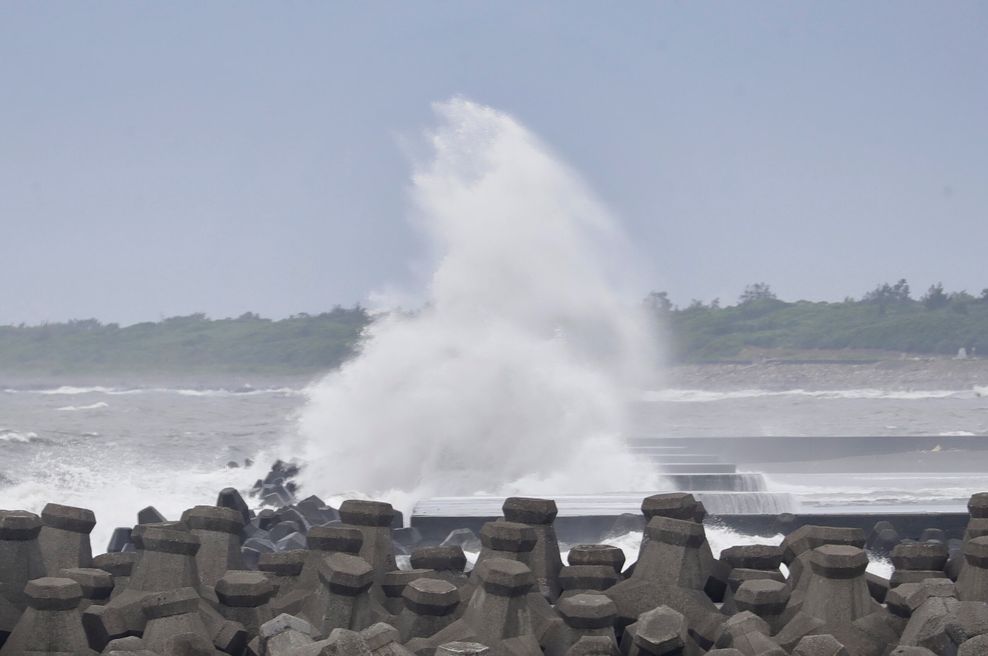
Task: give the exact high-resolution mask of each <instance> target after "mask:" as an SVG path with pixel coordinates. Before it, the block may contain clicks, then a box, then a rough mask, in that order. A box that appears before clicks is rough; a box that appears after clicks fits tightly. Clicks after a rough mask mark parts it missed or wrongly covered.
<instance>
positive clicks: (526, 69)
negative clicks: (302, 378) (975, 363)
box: [0, 1, 988, 323]
mask: <svg viewBox="0 0 988 656" xmlns="http://www.w3.org/2000/svg"><path fill="white" fill-rule="evenodd" d="M986 35H988V4H986V3H983V2H981V3H977V2H949V3H938V2H868V3H859V2H829V1H828V2H818V3H813V4H808V3H804V2H759V3H727V2H723V3H674V2H663V3H651V2H649V3H644V2H639V3H621V4H613V3H599V2H598V3H575V2H559V3H520V2H512V3H487V4H480V3H474V2H430V3H425V2H417V3H384V2H376V3H342V2H335V3H303V2H295V3H250V2H243V3H232V2H211V3H194V2H175V3H141V2H127V3H123V2H117V3H114V2H102V3H57V2H46V3H29V2H5V3H3V4H2V5H0V90H2V91H0V226H2V235H0V263H2V270H3V274H4V275H3V276H2V277H0V322H2V323H17V322H22V321H23V322H30V323H34V322H40V321H45V320H63V319H67V318H83V317H96V318H99V319H103V320H110V321H119V322H124V323H130V322H134V321H140V320H147V319H157V318H159V317H161V316H169V315H175V314H188V313H191V312H197V311H202V312H206V313H208V314H209V315H211V316H215V317H222V316H236V315H239V314H241V313H243V312H245V311H255V312H259V313H261V314H263V315H266V316H274V317H281V316H286V315H289V314H293V313H297V312H310V313H313V312H319V311H322V310H326V309H329V308H331V307H332V306H333V305H335V304H342V305H351V304H353V303H355V302H358V301H363V300H365V299H366V298H367V296H368V294H370V293H371V292H372V291H373V290H375V289H379V288H382V287H385V286H388V285H394V284H398V285H402V284H405V283H407V281H409V280H411V279H414V276H415V275H420V274H421V270H422V268H423V267H425V266H427V265H426V264H425V263H424V262H423V248H422V247H423V244H422V243H421V241H420V240H419V238H418V237H416V235H415V234H414V232H413V231H412V230H411V229H410V228H409V227H408V225H407V223H406V221H405V217H406V214H407V212H406V207H407V198H406V196H405V194H406V193H407V184H408V182H407V181H408V176H409V171H410V166H409V161H408V157H407V153H405V152H404V150H403V148H404V146H403V145H402V144H403V143H404V142H406V141H409V140H410V141H414V139H415V138H416V135H418V134H420V133H421V131H422V130H423V129H424V128H428V127H429V126H430V125H432V124H433V123H434V119H433V117H432V115H431V109H430V104H431V103H432V102H434V101H437V100H444V99H446V98H449V97H450V96H452V95H455V94H461V95H464V96H466V97H469V98H471V99H473V100H476V101H478V102H482V103H486V104H489V105H492V106H494V107H497V108H498V109H501V110H504V111H506V112H509V113H511V114H512V115H514V116H515V117H517V118H518V119H519V120H520V121H521V122H522V123H524V124H525V125H527V126H528V127H529V128H531V129H532V130H533V131H534V132H536V133H537V134H539V135H540V136H541V137H542V138H543V139H544V140H545V141H546V142H547V143H548V144H549V145H550V146H551V147H552V148H553V149H554V150H555V151H556V152H557V153H558V154H560V155H561V156H562V157H563V158H564V159H565V160H567V161H568V162H569V163H570V164H571V165H572V166H573V167H574V168H576V169H577V170H578V171H580V172H581V174H582V175H583V176H584V177H585V179H586V180H587V182H588V183H589V184H590V186H591V187H592V188H593V189H594V190H595V191H596V192H597V194H598V195H599V196H600V197H601V198H602V199H603V200H604V202H605V203H606V204H607V205H608V206H609V207H610V208H611V209H612V210H613V211H614V212H615V214H616V215H617V216H618V217H619V218H620V220H621V222H622V224H623V225H624V227H625V229H626V231H627V233H628V234H629V235H630V237H631V239H632V240H633V242H634V243H635V244H636V247H637V248H638V254H639V256H640V259H641V260H642V261H643V262H644V263H645V265H646V266H647V271H644V272H643V275H642V276H641V279H643V280H645V281H647V285H646V287H643V289H642V290H641V293H642V295H644V294H645V293H646V292H648V291H649V289H648V287H650V288H652V289H664V290H668V291H669V293H670V295H671V297H672V298H673V299H674V300H675V301H677V302H679V303H682V304H685V303H688V302H689V300H690V299H691V298H700V299H704V300H709V299H711V298H714V297H719V298H721V299H722V301H733V300H734V299H735V298H736V297H737V295H738V293H739V292H740V291H741V289H742V288H743V286H744V285H745V283H749V282H757V281H765V282H768V283H770V284H771V285H772V286H773V288H774V289H775V290H776V291H777V292H778V293H779V295H780V296H782V297H783V298H787V299H796V298H810V299H840V298H843V297H844V296H845V295H848V294H851V295H860V294H861V293H863V292H865V291H866V290H867V289H869V288H871V287H873V286H874V285H875V284H876V283H879V282H883V281H886V280H888V281H894V280H895V279H898V278H900V277H906V278H908V279H909V281H910V282H911V283H912V285H913V289H914V291H916V292H921V291H922V290H923V289H925V288H926V287H927V286H928V285H929V284H930V283H932V282H936V281H943V283H944V285H945V286H946V287H947V288H948V289H955V290H956V289H962V288H966V289H967V290H969V291H972V292H979V291H980V290H981V289H982V288H984V287H988V266H986V255H985V254H986V245H988V211H986V208H988V38H986ZM416 272H418V273H416Z"/></svg>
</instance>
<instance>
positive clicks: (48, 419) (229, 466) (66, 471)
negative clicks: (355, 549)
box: [0, 359, 988, 552]
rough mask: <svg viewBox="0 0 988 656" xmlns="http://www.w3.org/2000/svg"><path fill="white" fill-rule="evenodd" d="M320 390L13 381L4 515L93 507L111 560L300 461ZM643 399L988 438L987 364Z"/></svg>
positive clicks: (1, 431)
mask: <svg viewBox="0 0 988 656" xmlns="http://www.w3.org/2000/svg"><path fill="white" fill-rule="evenodd" d="M318 378H319V377H263V376H216V377H212V378H208V379H204V378H202V377H197V378H185V377H168V378H160V377H156V378H154V379H147V378H143V379H142V378H140V377H120V376H117V377H112V378H110V377H107V378H104V379H96V380H94V379H92V378H91V377H87V378H85V379H81V378H79V377H73V376H63V377H46V378H39V377H33V378H32V377H16V376H7V377H3V378H0V508H5V509H26V510H31V511H34V512H39V511H40V510H41V508H43V507H44V505H45V503H47V502H55V503H60V504H65V505H74V506H83V507H87V508H91V509H93V510H94V511H95V513H96V516H97V520H98V525H97V528H96V530H95V531H94V533H93V543H94V551H96V552H100V551H102V549H103V545H105V544H106V542H107V540H108V538H109V535H110V533H111V532H112V530H113V528H114V527H116V526H129V525H133V524H134V523H135V521H136V519H135V518H136V514H137V512H138V511H139V510H140V509H142V508H144V507H145V506H148V505H153V506H155V507H156V508H157V509H158V510H159V511H161V512H162V513H163V514H164V515H165V516H166V517H168V518H177V517H179V516H180V515H181V512H182V510H184V509H185V508H189V507H191V506H193V505H197V504H210V503H213V502H214V501H215V498H216V493H217V492H218V491H219V490H220V489H221V488H223V487H228V486H232V487H236V488H238V489H241V490H244V491H245V492H246V491H247V490H249V489H250V487H251V486H252V484H253V483H254V482H255V481H256V480H257V479H258V478H259V477H261V476H263V474H264V473H265V472H266V471H267V470H268V469H269V467H270V465H271V463H272V462H273V461H274V460H275V459H276V458H286V459H290V458H291V457H292V454H291V453H284V452H283V448H284V447H283V444H285V443H286V438H287V437H290V436H291V435H292V434H293V433H294V432H295V431H296V429H297V428H296V422H297V418H298V416H299V413H300V411H301V410H302V409H303V408H304V407H305V405H306V404H307V403H308V402H309V392H308V390H309V389H310V387H311V385H312V384H313V383H314V382H315V381H316V380H318ZM631 403H632V405H633V407H634V418H635V428H634V430H635V431H636V432H637V433H639V434H649V435H659V436H669V437H691V436H718V437H731V436H755V435H777V436H784V437H786V438H788V439H793V440H806V441H811V440H814V439H819V438H820V437H825V436H860V435H884V436H888V437H889V438H891V439H896V438H900V439H905V438H908V437H909V436H916V435H926V436H942V437H944V438H951V437H961V436H962V437H969V438H971V439H988V361H982V360H971V361H952V360H923V359H898V360H892V361H882V362H864V363H857V364H836V363H828V364H820V363H784V362H758V363H724V364H709V365H693V366H682V367H671V368H670V369H669V371H668V372H667V375H666V376H665V383H664V384H663V385H662V386H660V387H659V388H657V389H651V390H641V391H637V392H635V393H634V398H633V399H631ZM950 450H951V449H949V448H946V449H944V450H943V453H941V452H940V451H938V450H936V449H933V450H932V451H934V452H935V453H933V454H932V455H931V454H926V455H927V456H928V458H930V459H932V458H934V457H937V458H941V460H940V461H938V462H939V463H941V464H934V465H930V466H928V467H926V469H929V470H935V471H932V472H927V474H928V475H927V478H926V480H927V481H928V482H927V483H926V484H924V485H925V486H926V488H924V490H923V491H922V492H920V493H919V494H920V495H921V496H923V497H924V498H927V497H928V498H929V500H931V501H933V502H935V501H936V498H937V495H940V496H941V497H942V498H943V499H944V500H949V502H950V503H953V504H955V505H956V504H958V503H961V502H962V501H963V499H965V498H966V497H967V496H968V495H969V494H971V493H973V492H975V491H980V489H982V488H985V489H988V478H986V477H985V474H988V463H986V462H985V461H984V460H983V459H982V456H980V455H978V454H977V453H974V454H973V455H972V454H971V453H961V454H959V455H957V454H955V455H954V456H951V454H950V453H949V451H950ZM958 470H960V471H962V473H961V474H960V475H958V474H957V471H958ZM937 476H942V477H943V483H942V485H941V484H937V480H938V479H937ZM931 477H932V478H931ZM893 478H894V477H893ZM767 480H768V482H769V489H772V486H773V485H776V486H777V487H778V489H779V490H780V491H792V490H793V489H795V487H800V486H801V487H800V489H799V492H800V494H802V495H804V496H805V497H806V498H807V499H812V496H813V489H812V485H807V483H806V480H807V479H805V478H804V477H802V476H798V477H797V476H790V477H789V478H788V479H786V477H785V476H784V475H783V474H781V473H771V472H770V473H768V474H767ZM820 480H821V483H820V486H821V491H820V493H821V494H824V493H826V494H837V495H840V494H847V495H850V496H852V497H855V496H856V497H863V498H864V500H865V501H867V499H868V498H869V497H870V496H874V497H875V498H883V499H885V500H886V501H888V500H890V499H891V500H892V502H894V501H895V499H896V498H897V495H898V496H903V497H905V496H908V495H914V496H915V495H916V494H917V490H916V489H915V488H913V489H901V488H903V487H908V485H907V484H904V483H903V482H902V480H900V479H895V480H894V481H893V482H890V483H889V484H888V487H887V489H883V488H882V484H881V483H875V482H874V481H872V482H871V483H870V487H865V488H859V489H840V485H837V486H836V487H835V485H833V484H832V480H831V479H820ZM826 480H831V484H829V485H828V484H826ZM890 480H891V479H890ZM929 481H932V483H930V482H929ZM794 486H795V487H794ZM823 488H827V489H826V490H824V489H823ZM305 492H306V491H305V490H302V493H303V495H304V494H305ZM588 492H592V491H589V490H588ZM642 492H643V496H644V495H645V494H647V493H651V492H654V491H642ZM779 539H781V536H779ZM723 546H726V544H725V545H723ZM629 549H631V547H629Z"/></svg>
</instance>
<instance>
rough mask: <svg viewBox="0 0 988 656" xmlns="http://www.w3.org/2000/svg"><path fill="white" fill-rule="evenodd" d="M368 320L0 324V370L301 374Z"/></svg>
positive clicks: (344, 350)
mask: <svg viewBox="0 0 988 656" xmlns="http://www.w3.org/2000/svg"><path fill="white" fill-rule="evenodd" d="M368 321H369V317H368V315H367V312H366V311H364V310H363V309H362V308H359V307H358V308H352V309H343V308H336V309H334V310H333V311H331V312H326V313H324V314H319V315H313V316H310V315H297V316H293V317H290V318H288V319H282V320H280V321H272V320H270V319H263V318H261V317H259V316H257V315H256V314H251V313H248V314H245V315H243V316H241V317H239V318H237V319H216V320H211V319H208V318H206V316H205V315H201V314H194V315H190V316H185V317H172V318H170V319H165V320H163V321H160V322H156V323H151V322H148V323H139V324H135V325H132V326H127V327H124V328H121V327H120V326H118V325H116V324H102V323H100V322H99V321H96V320H94V319H88V320H84V321H70V322H67V323H59V324H46V325H42V326H2V327H0V371H3V372H30V373H44V374H62V373H99V372H138V373H141V372H155V373H172V372H175V373H201V372H218V373H222V372H238V373H272V374H273V373H279V374H280V373H300V372H309V371H318V370H326V369H330V368H333V367H336V366H337V365H339V364H340V363H341V362H343V361H344V360H345V359H346V358H348V357H349V356H350V355H352V354H353V353H354V349H355V347H356V345H357V341H358V339H359V336H360V332H361V331H362V330H363V329H364V327H365V326H366V325H367V323H368Z"/></svg>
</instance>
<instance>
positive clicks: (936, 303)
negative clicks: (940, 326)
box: [920, 282, 950, 310]
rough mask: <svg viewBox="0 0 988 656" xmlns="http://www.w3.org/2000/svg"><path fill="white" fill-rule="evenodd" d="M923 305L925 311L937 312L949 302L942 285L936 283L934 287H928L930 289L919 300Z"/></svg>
mask: <svg viewBox="0 0 988 656" xmlns="http://www.w3.org/2000/svg"><path fill="white" fill-rule="evenodd" d="M920 300H921V301H922V302H923V305H924V306H926V309H927V310H939V309H940V308H942V307H946V305H947V304H948V303H949V302H950V298H949V297H948V296H947V294H946V293H944V291H943V283H941V282H938V283H937V284H935V285H930V288H929V289H928V290H927V291H926V293H925V294H924V295H923V298H921V299H920Z"/></svg>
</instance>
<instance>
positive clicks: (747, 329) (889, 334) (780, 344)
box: [0, 280, 988, 375]
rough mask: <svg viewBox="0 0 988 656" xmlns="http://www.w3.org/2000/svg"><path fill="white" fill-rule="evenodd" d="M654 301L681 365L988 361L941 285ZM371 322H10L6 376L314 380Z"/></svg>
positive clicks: (339, 311)
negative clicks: (682, 303)
mask: <svg viewBox="0 0 988 656" xmlns="http://www.w3.org/2000/svg"><path fill="white" fill-rule="evenodd" d="M645 304H646V307H647V308H649V309H650V310H651V311H652V312H653V313H654V316H655V318H656V321H659V322H661V323H662V324H664V326H665V328H666V334H667V337H668V340H669V342H670V345H671V346H670V353H669V354H670V356H671V358H672V359H673V361H677V362H704V361H716V360H732V359H747V358H748V357H750V355H748V354H750V353H751V352H752V351H755V352H764V351H769V352H773V353H779V352H786V353H790V354H795V357H804V358H805V357H807V355H806V352H807V351H812V352H815V353H818V354H825V357H826V359H831V360H832V359H848V360H851V359H855V358H856V357H857V354H861V353H866V352H874V351H882V352H886V353H887V352H890V351H891V352H896V351H897V352H903V353H912V354H928V355H941V356H949V355H955V354H956V353H957V352H958V349H960V348H964V349H965V350H966V351H967V353H968V354H969V355H979V356H984V355H988V289H986V290H984V291H982V292H981V294H980V295H978V296H974V295H971V294H968V293H966V292H954V293H948V292H946V291H944V289H943V286H942V285H939V284H937V285H933V286H932V287H930V288H929V290H927V292H926V293H925V294H923V295H922V296H921V297H920V298H918V299H916V298H913V297H912V295H911V293H910V289H909V285H908V284H907V283H906V281H905V280H900V281H899V282H897V283H895V284H882V285H879V286H877V287H876V288H875V289H873V290H872V291H870V292H868V293H867V294H865V295H864V296H863V297H862V298H861V299H857V300H856V299H852V298H847V299H845V300H844V301H841V302H837V303H829V302H811V301H796V302H786V301H782V300H780V299H778V298H777V297H776V296H775V294H774V293H773V292H772V290H771V288H770V287H769V286H768V285H766V284H764V283H759V284H755V285H749V286H748V287H747V288H745V290H744V292H743V293H742V294H741V297H740V298H739V299H738V301H737V302H736V303H735V304H734V305H730V306H724V307H722V306H721V305H720V303H719V302H718V301H716V300H715V301H713V302H711V303H702V302H700V301H693V302H692V303H690V304H689V305H688V306H686V307H682V308H680V307H676V306H674V305H673V304H672V302H671V301H670V300H669V297H668V295H667V294H666V293H665V292H653V293H652V294H649V295H648V297H647V298H646V299H645ZM370 321H371V317H370V316H369V315H368V313H367V312H366V311H365V310H364V309H363V308H361V307H354V308H349V309H344V308H340V307H337V308H335V309H333V310H332V311H331V312H325V313H323V314H319V315H307V314H299V315H295V316H292V317H289V318H287V319H281V320H277V321H274V320H271V319H264V318H262V317H259V316H258V315H256V314H253V313H247V314H244V315H242V316H240V317H238V318H236V319H209V318H207V317H206V316H205V315H203V314H193V315H189V316H183V317H172V318H169V319H164V320H162V321H159V322H146V323H138V324H134V325H132V326H125V327H121V326H119V325H117V324H103V323H100V322H99V321H96V320H95V319H87V320H82V321H69V322H66V323H52V324H44V325H40V326H24V325H21V326H0V372H7V373H20V372H24V373H43V374H54V375H57V374H64V373H97V374H98V373H103V372H136V373H148V372H153V373H270V374H295V373H310V372H316V371H324V370H326V369H331V368H333V367H336V366H338V365H339V364H340V363H342V362H343V361H344V360H346V359H347V358H348V357H350V356H351V355H353V354H354V353H355V352H356V350H357V348H358V346H359V340H360V335H361V333H362V331H363V329H364V328H365V327H366V326H367V324H368V323H369V322H370ZM790 357H792V356H790ZM808 359H814V358H813V357H809V358H808Z"/></svg>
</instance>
